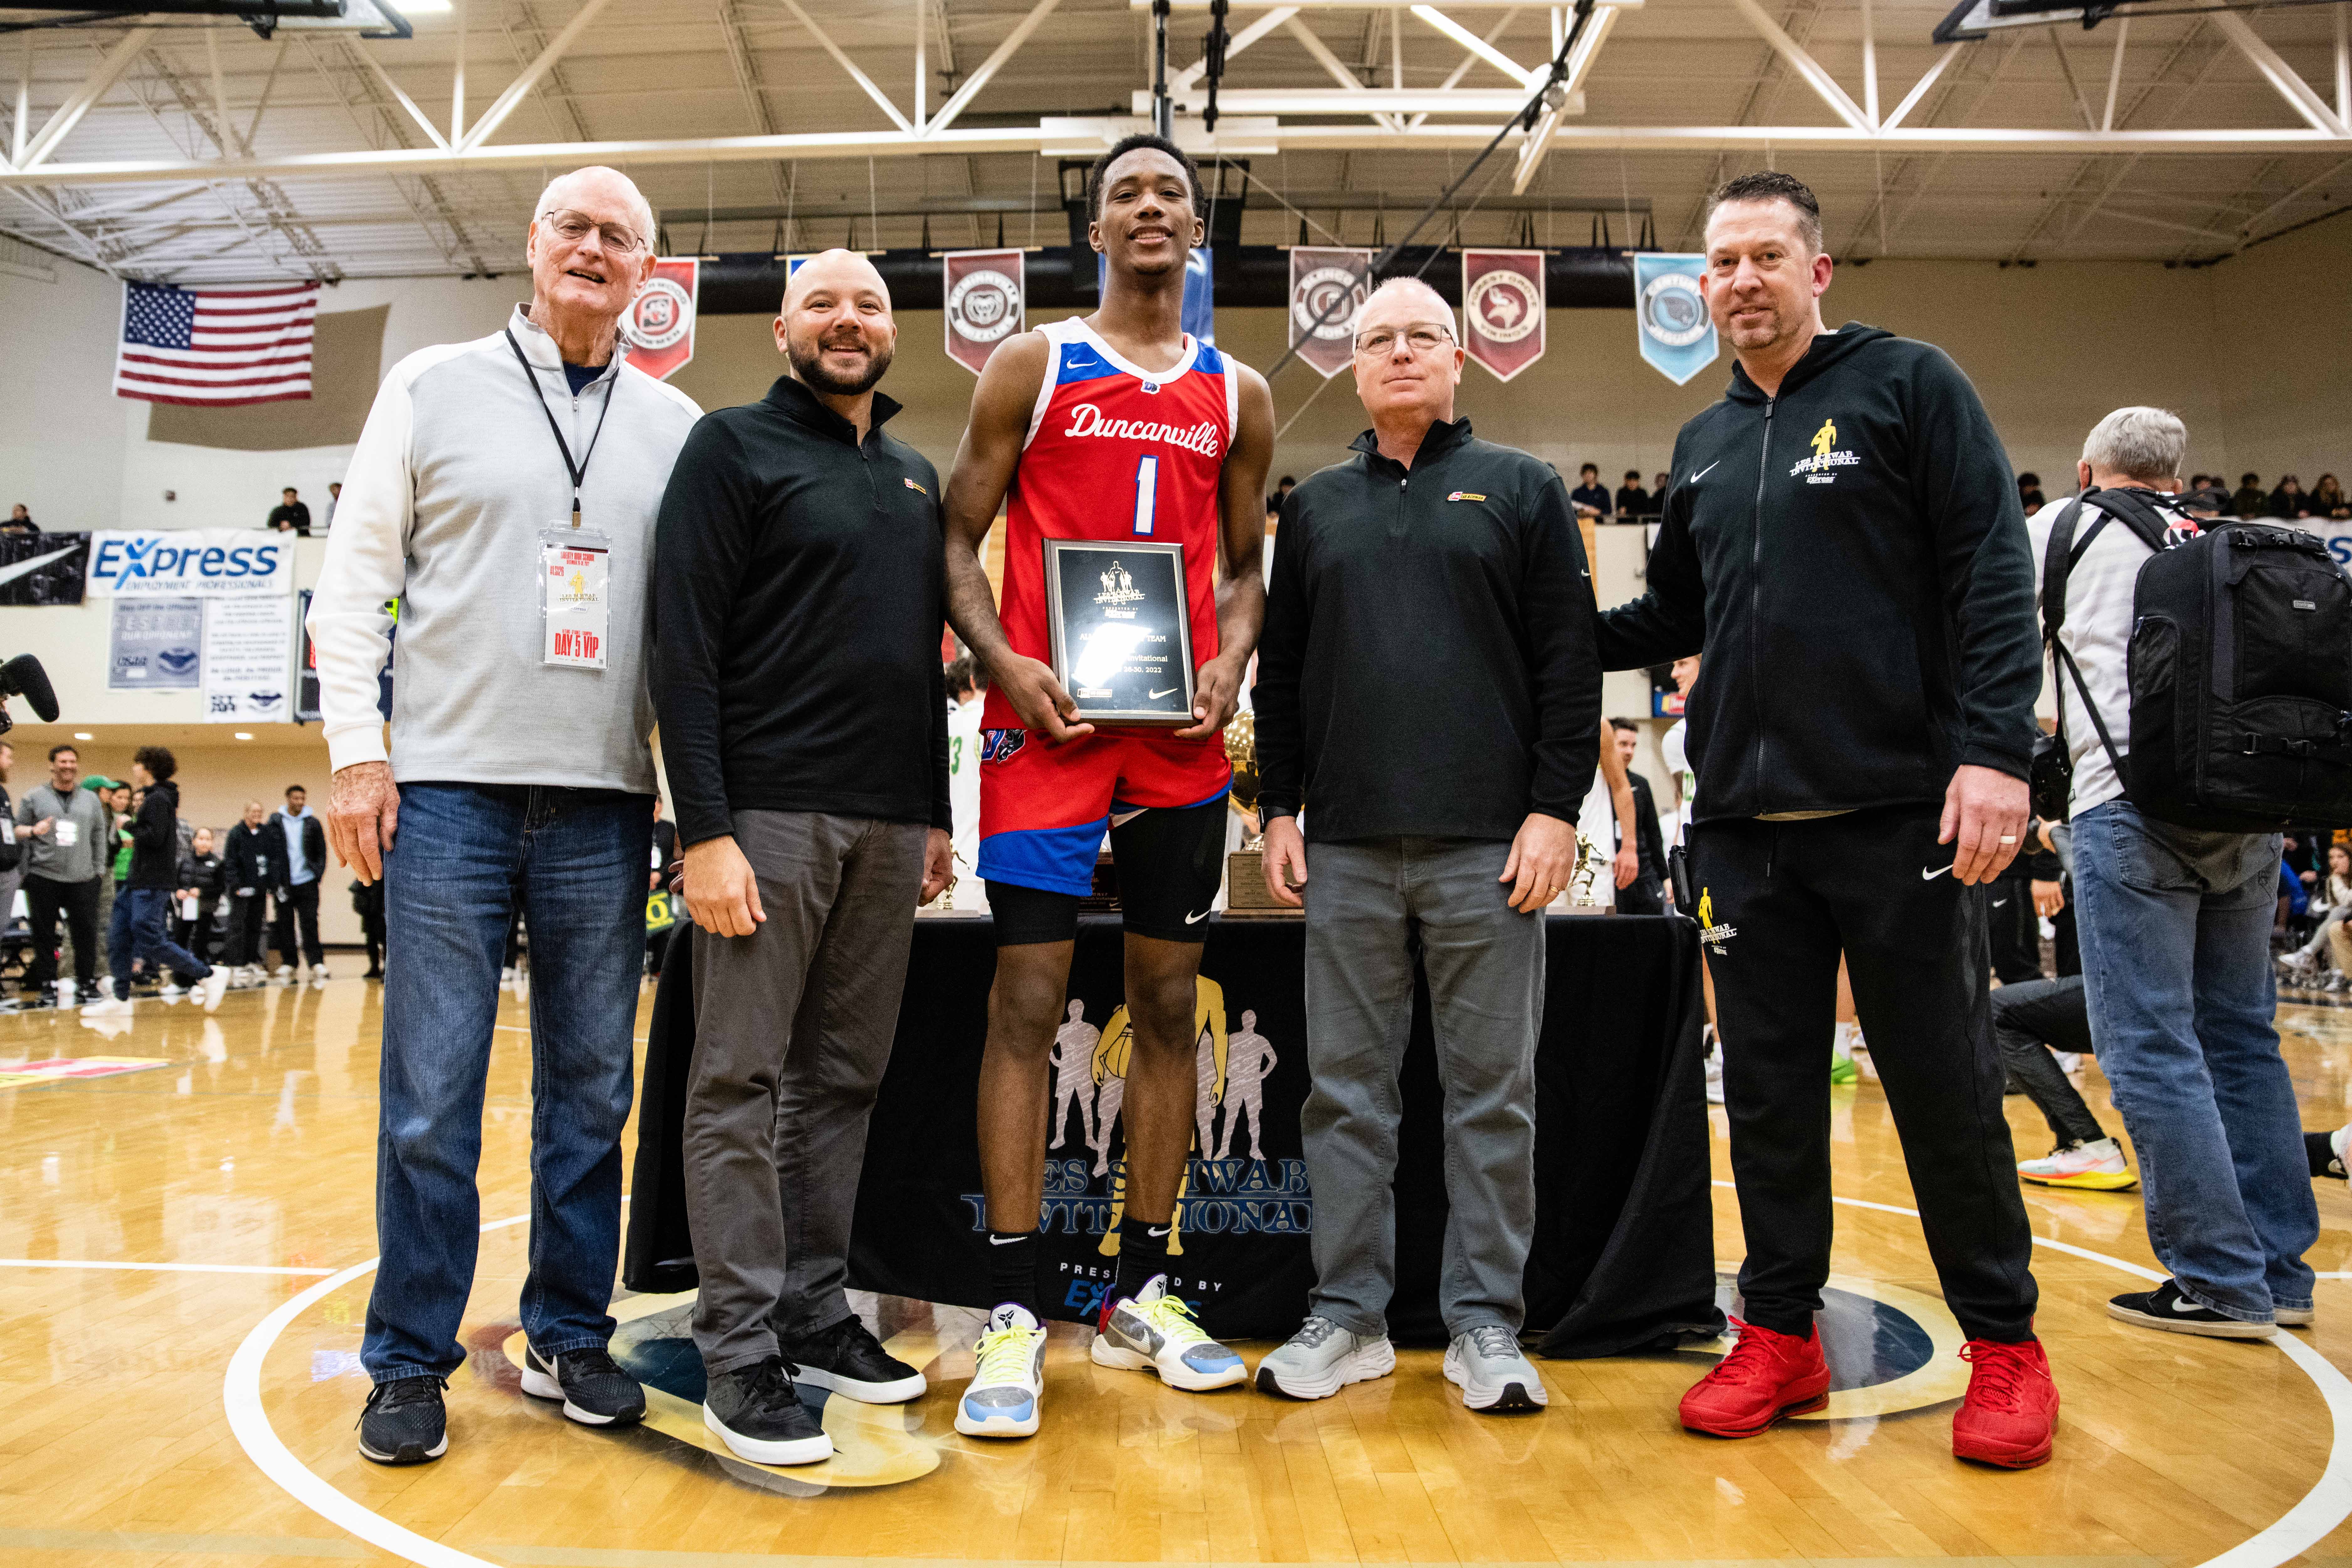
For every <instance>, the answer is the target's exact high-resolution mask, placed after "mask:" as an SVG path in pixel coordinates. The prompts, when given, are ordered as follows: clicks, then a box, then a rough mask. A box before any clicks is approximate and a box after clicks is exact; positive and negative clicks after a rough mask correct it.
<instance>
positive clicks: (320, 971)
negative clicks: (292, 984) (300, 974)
mask: <svg viewBox="0 0 2352 1568" xmlns="http://www.w3.org/2000/svg"><path fill="white" fill-rule="evenodd" d="M327 980H328V974H327V966H326V965H325V964H323V963H314V964H312V965H311V966H310V984H313V985H324V984H326V983H327Z"/></svg>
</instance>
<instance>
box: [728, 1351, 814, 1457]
mask: <svg viewBox="0 0 2352 1568" xmlns="http://www.w3.org/2000/svg"><path fill="white" fill-rule="evenodd" d="M702 1424H703V1425H704V1426H708V1427H709V1428H710V1429H711V1431H713V1432H715V1433H717V1434H718V1435H719V1441H720V1442H722V1443H724V1444H726V1445H727V1447H728V1448H729V1449H730V1450H731V1451H732V1452H733V1453H734V1455H735V1456H736V1458H742V1459H749V1460H751V1462H752V1463H753V1464H756V1465H814V1464H816V1463H818V1462H819V1461H821V1460H824V1459H829V1458H833V1439H832V1438H830V1437H828V1436H825V1435H824V1427H823V1426H819V1425H817V1419H816V1417H815V1416H814V1415H811V1414H809V1411H808V1408H807V1406H805V1405H803V1404H802V1403H801V1396H800V1393H799V1391H798V1390H796V1389H795V1388H793V1378H792V1373H788V1372H786V1371H785V1370H784V1358H783V1357H782V1356H780V1355H772V1356H770V1357H769V1358H768V1359H767V1360H765V1361H763V1362H760V1363H757V1364H755V1365H751V1366H746V1367H738V1368H737V1369H736V1370H735V1371H733V1372H722V1373H719V1375H718V1376H716V1377H714V1378H712V1379H711V1380H710V1388H709V1393H707V1394H704V1395H703V1398H702Z"/></svg>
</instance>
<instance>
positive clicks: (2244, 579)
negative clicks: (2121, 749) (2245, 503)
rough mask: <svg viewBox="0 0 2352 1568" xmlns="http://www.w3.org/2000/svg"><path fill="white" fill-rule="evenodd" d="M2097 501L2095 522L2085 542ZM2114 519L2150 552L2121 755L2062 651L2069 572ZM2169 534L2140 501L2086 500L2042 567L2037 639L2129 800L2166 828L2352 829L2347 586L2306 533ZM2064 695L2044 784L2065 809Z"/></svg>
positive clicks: (2351, 640) (2233, 528)
mask: <svg viewBox="0 0 2352 1568" xmlns="http://www.w3.org/2000/svg"><path fill="white" fill-rule="evenodd" d="M2086 504H2087V505H2089V506H2091V507H2093V508H2094V509H2095V510H2097V511H2098V513H2099V519H2098V521H2096V522H2095V523H2093V524H2092V525H2091V528H2090V530H2089V531H2088V532H2086V533H2084V536H2083V539H2082V541H2081V542H2080V543H2076V542H2074V524H2075V521H2076V520H2077V519H2078V518H2079V517H2080V516H2081V515H2082V510H2083V508H2084V505H2086ZM2110 521H2120V522H2122V523H2123V524H2124V526H2126V528H2128V529H2130V530H2131V531H2132V532H2133V533H2134V534H2135V535H2137V537H2138V538H2139V540H2140V542H2142V543H2144V544H2146V545H2147V547H2148V549H2149V551H2150V552H2152V553H2151V554H2150V556H2149V558H2148V561H2147V564H2145V565H2144V566H2142V567H2141V568H2140V571H2139V576H2138V579H2137V582H2135V584H2133V588H2132V632H2131V641H2130V644H2129V656H2128V661H2127V664H2126V670H2127V677H2128V680H2129V684H2130V690H2131V731H2130V740H2131V750H2130V752H2128V753H2127V754H2125V755H2121V756H2118V755H2117V754H2116V743H2115V740H2114V737H2113V736H2112V735H2111V734H2110V733H2109V731H2108V730H2107V725H2106V721H2105V717H2104V716H2103V715H2102V714H2101V713H2100V712H2099V710H2098V707H2097V705H2096V704H2095V703H2094V702H2093V701H2092V700H2091V693H2090V689H2089V688H2088V687H2086V686H2085V685H2084V681H2083V672H2082V671H2081V670H2080V669H2079V668H2076V667H2075V664H2074V656H2073V655H2072V654H2070V653H2068V652H2067V651H2066V647H2065V645H2064V644H2063V643H2062V642H2061V641H2059V639H2058V629H2059V627H2060V626H2063V625H2064V624H2065V618H2066V579H2067V576H2068V574H2069V573H2070V571H2071V570H2072V568H2073V567H2074V563H2076V562H2078V561H2080V560H2081V559H2082V557H2083V552H2084V550H2087V549H2088V548H2089V547H2090V544H2091V542H2092V541H2093V540H2094V539H2095V538H2097V537H2098V534H2099V531H2100V530H2101V529H2103V528H2105V526H2106V525H2107V523H2108V522H2110ZM2170 527H2171V524H2170V523H2169V522H2168V520H2167V518H2166V517H2165V515H2164V514H2163V513H2161V512H2159V511H2158V510H2157V509H2156V508H2155V507H2154V506H2152V505H2151V504H2149V502H2148V500H2147V498H2146V497H2145V496H2144V495H2142V494H2141V493H2139V492H2137V491H2133V490H2127V489H2119V490H2086V491H2084V493H2083V494H2082V495H2080V496H2078V497H2076V498H2075V499H2074V500H2073V501H2071V502H2069V503H2068V504H2067V506H2066V510H2063V511H2062V512H2061V513H2059V514H2058V520H2057V522H2056V524H2055V525H2054V526H2053V528H2052V529H2051V531H2050V546H2049V552H2048V553H2047V555H2046V556H2045V557H2044V558H2043V566H2042V637H2043V638H2044V640H2045V641H2046V642H2047V643H2048V645H2049V646H2050V647H2051V648H2052V649H2053V652H2054V658H2056V659H2057V661H2058V663H2059V664H2061V665H2062V666H2063V668H2064V669H2065V671H2066V673H2067V674H2069V675H2071V676H2072V677H2073V678H2074V689H2075V690H2076V691H2077V692H2079V693H2080V694H2081V696H2082V699H2083V705H2084V709H2085V710H2086V711H2087V712H2088V714H2089V716H2090V720H2091V724H2092V727H2093V728H2094V729H2095V730H2096V731H2098V735H2099V742H2100V744H2101V745H2103V746H2105V748H2106V751H2107V755H2108V757H2109V759H2110V760H2112V761H2113V762H2114V763H2115V765H2116V777H2117V778H2119V779H2120V780H2121V781H2122V783H2123V786H2124V793H2125V795H2126V796H2127V797H2129V799H2130V800H2131V803H2132V804H2133V805H2136V806H2137V807H2138V808H2139V809H2140V810H2141V811H2143V812H2145V813H2147V815H2148V816H2152V817H2155V818H2157V819H2158V821H2161V822H2169V823H2173V824H2175V825H2177V826H2182V827H2200V828H2210V829H2215V830H2219V831H2222V832H2229V833H2274V832H2277V831H2279V830H2280V829H2281V828H2284V826H2287V824H2289V823H2290V822H2343V821H2352V711H2347V710H2352V580H2347V578H2346V576H2345V574H2344V572H2343V569H2342V568H2341V567H2339V566H2337V565H2336V561H2335V559H2334V557H2332V556H2330V555H2329V554H2328V552H2327V547H2326V545H2325V544H2324V543H2322V542H2320V541H2319V540H2318V539H2316V538H2315V537H2314V536H2313V535H2311V534H2308V533H2305V532H2304V531H2302V530H2300V529H2296V528H2288V527H2279V526H2274V525H2272V524H2267V523H2230V522H2224V521H2221V520H2214V521H2211V522H2209V523H2208V524H2207V525H2206V529H2205V531H2203V532H2201V533H2197V534H2192V535H2190V536H2189V537H2188V538H2186V539H2179V540H2177V541H2176V539H2175V537H2174V536H2173V535H2172V534H2171V532H2170ZM2057 696H2058V733H2057V735H2056V736H2055V737H2053V738H2052V739H2054V741H2055V742H2056V744H2055V747H2054V748H2053V750H2054V756H2055V759H2056V761H2055V763H2053V760H2052V757H2051V756H2050V755H2046V754H2044V755H2037V757H2036V768H2035V775H2036V776H2035V784H2036V791H2037V795H2038V796H2039V797H2040V798H2041V799H2042V802H2043V803H2044V804H2047V802H2048V796H2049V794H2050V793H2051V792H2052V791H2053V789H2055V790H2059V791H2060V792H2061V793H2060V795H2059V799H2060V802H2061V809H2062V810H2063V784H2070V783H2071V777H2072V773H2073V768H2072V766H2071V764H2067V763H2065V759H2066V757H2067V756H2068V754H2069V753H2068V751H2067V746H2066V739H2065V734H2066V705H2065V686H2064V683H2063V681H2062V682H2060V685H2059V689H2058V693H2057ZM2060 764H2064V765H2060ZM2045 815H2047V814H2046V813H2045Z"/></svg>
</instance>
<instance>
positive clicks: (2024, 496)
mask: <svg viewBox="0 0 2352 1568" xmlns="http://www.w3.org/2000/svg"><path fill="white" fill-rule="evenodd" d="M2017 499H2018V500H2019V501H2020V502H2021V504H2022V505H2023V506H2024V508H2025V510H2027V511H2029V512H2031V511H2035V510H2039V509H2040V508H2041V506H2042V476H2041V475H2040V474H2035V473H2023V474H2020V475H2018V476H2017Z"/></svg>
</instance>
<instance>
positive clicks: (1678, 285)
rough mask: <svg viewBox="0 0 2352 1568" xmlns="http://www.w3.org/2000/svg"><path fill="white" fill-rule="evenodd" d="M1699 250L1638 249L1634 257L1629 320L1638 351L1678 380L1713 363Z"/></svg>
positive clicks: (1713, 342) (1710, 320) (1712, 330)
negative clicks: (1700, 283)
mask: <svg viewBox="0 0 2352 1568" xmlns="http://www.w3.org/2000/svg"><path fill="white" fill-rule="evenodd" d="M1705 270H1706V257H1705V256H1703V255H1696V254H1693V255H1669V254H1666V253H1664V252H1660V253H1654V254H1649V253H1637V254H1636V255H1635V256H1634V258H1633V322H1634V330H1635V331H1636V332H1637V333H1638V334H1639V335H1640V337H1641V341H1642V357H1643V359H1644V360H1646V361H1648V362H1649V364H1650V368H1651V369H1653V370H1654V371H1656V372H1657V373H1658V374H1660V375H1663V376H1664V377H1665V378H1666V379H1667V380H1668V381H1671V382H1673V383H1674V384H1675V385H1676V386H1681V385H1684V384H1686V383H1687V382H1688V381H1689V380H1690V379H1691V377H1693V376H1695V375H1696V374H1698V373H1699V372H1701V371H1703V370H1705V369H1706V367H1707V366H1709V365H1711V364H1713V363H1715V358H1716V354H1717V353H1718V352H1719V345H1718V344H1717V342H1716V337H1715V319H1714V318H1713V317H1711V316H1709V315H1708V314H1707V313H1706V297H1705V296H1704V295H1702V294H1701V293H1700V292H1699V286H1698V280H1699V276H1700V274H1701V273H1702V272H1704V271H1705Z"/></svg>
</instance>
